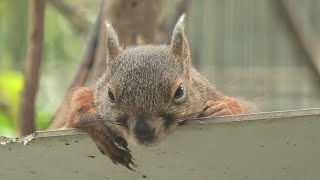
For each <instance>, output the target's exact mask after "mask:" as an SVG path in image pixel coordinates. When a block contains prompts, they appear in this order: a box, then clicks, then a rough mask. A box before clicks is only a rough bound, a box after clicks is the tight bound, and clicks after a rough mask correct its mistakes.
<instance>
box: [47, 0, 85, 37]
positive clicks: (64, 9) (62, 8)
mask: <svg viewBox="0 0 320 180" xmlns="http://www.w3.org/2000/svg"><path fill="white" fill-rule="evenodd" d="M49 2H50V3H51V4H52V5H53V7H55V8H56V9H57V10H58V11H59V12H60V13H61V14H62V15H63V16H64V17H65V18H66V19H67V20H68V21H69V22H70V23H71V25H72V26H73V28H74V30H75V31H76V32H77V33H79V34H80V35H83V36H85V35H87V33H88V31H89V27H90V25H91V23H90V22H89V21H88V19H86V17H85V16H83V14H82V13H80V12H79V11H78V10H77V8H76V7H74V6H72V5H71V4H69V3H68V1H65V0H49Z"/></svg>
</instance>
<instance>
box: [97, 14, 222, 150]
mask: <svg viewBox="0 0 320 180" xmlns="http://www.w3.org/2000/svg"><path fill="white" fill-rule="evenodd" d="M183 27H184V15H183V16H182V17H181V18H180V20H179V21H178V23H177V25H176V27H175V29H174V32H173V36H172V42H171V44H170V45H144V46H133V47H129V48H127V49H125V50H124V51H117V50H118V49H121V48H120V46H119V42H118V37H117V35H116V34H115V32H114V30H113V28H112V26H111V25H110V26H108V25H107V32H108V34H109V35H108V38H107V41H111V42H113V43H111V44H109V43H108V44H109V45H108V46H107V48H108V49H107V52H108V53H109V55H108V60H107V61H108V66H109V67H108V71H107V72H106V73H105V74H104V75H103V76H102V77H101V78H100V80H99V82H98V84H97V88H96V90H95V101H96V105H97V107H98V111H99V114H100V116H101V117H102V118H103V119H104V120H106V121H107V124H108V125H109V126H110V127H113V128H114V129H115V130H117V131H119V132H120V133H121V134H122V135H123V136H124V137H125V138H126V139H127V140H128V139H129V140H131V141H132V142H136V143H138V144H143V145H147V146H149V145H155V144H157V143H159V142H161V141H162V140H163V139H164V138H165V137H166V135H168V134H169V133H170V132H171V131H172V130H173V129H174V128H175V127H176V126H177V125H178V123H179V122H182V121H183V120H186V119H189V118H192V117H196V116H197V115H199V114H200V113H201V112H202V111H203V110H204V108H205V103H206V101H207V100H208V99H212V100H214V99H218V98H220V97H221V95H220V94H219V93H218V92H217V91H216V90H215V88H214V86H213V85H211V84H210V83H209V81H207V80H206V79H204V78H203V77H202V76H201V75H200V74H199V73H198V72H197V71H196V70H195V69H193V68H191V58H190V51H189V47H188V43H187V39H186V37H185V34H184V28H183ZM110 49H113V50H110ZM114 49H116V51H115V50H114ZM113 53H115V54H113ZM180 82H181V83H183V84H184V87H185V90H186V91H185V93H186V96H185V97H183V99H181V100H180V101H179V103H177V102H176V101H175V99H174V97H173V96H174V93H175V91H176V90H177V88H178V87H179V85H180ZM109 90H111V91H112V93H113V94H114V96H115V99H116V100H115V103H113V102H110V101H109V100H108V91H109ZM141 119H143V120H144V121H147V123H148V125H149V126H150V127H152V128H154V129H155V138H154V140H152V141H148V142H144V141H140V140H138V139H136V138H135V136H134V133H133V128H134V126H135V125H136V122H137V121H138V120H141ZM124 122H125V123H124ZM119 123H120V125H119ZM121 126H123V127H121Z"/></svg>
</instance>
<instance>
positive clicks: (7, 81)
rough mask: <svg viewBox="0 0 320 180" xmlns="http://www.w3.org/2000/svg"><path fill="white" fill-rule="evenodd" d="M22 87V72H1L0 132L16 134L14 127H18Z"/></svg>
mask: <svg viewBox="0 0 320 180" xmlns="http://www.w3.org/2000/svg"><path fill="white" fill-rule="evenodd" d="M21 88H22V75H21V73H19V72H15V71H3V72H1V73H0V103H1V107H0V134H6V135H7V134H8V133H9V134H10V135H14V134H16V133H14V129H16V127H17V114H18V105H19V98H20V91H21ZM3 132H6V133H3Z"/></svg>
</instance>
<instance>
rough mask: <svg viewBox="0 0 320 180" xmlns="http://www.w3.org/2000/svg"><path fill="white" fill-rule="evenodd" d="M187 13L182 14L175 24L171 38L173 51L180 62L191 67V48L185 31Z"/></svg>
mask: <svg viewBox="0 0 320 180" xmlns="http://www.w3.org/2000/svg"><path fill="white" fill-rule="evenodd" d="M185 16H186V15H185V14H182V15H181V16H180V18H179V20H178V22H177V24H176V25H175V27H174V29H173V33H172V39H171V45H170V47H171V53H172V54H173V56H174V58H175V61H176V62H177V63H178V64H183V65H184V67H186V68H188V67H190V65H189V64H190V63H191V62H190V61H191V59H190V50H189V45H188V41H187V38H186V35H185V33H184V24H185Z"/></svg>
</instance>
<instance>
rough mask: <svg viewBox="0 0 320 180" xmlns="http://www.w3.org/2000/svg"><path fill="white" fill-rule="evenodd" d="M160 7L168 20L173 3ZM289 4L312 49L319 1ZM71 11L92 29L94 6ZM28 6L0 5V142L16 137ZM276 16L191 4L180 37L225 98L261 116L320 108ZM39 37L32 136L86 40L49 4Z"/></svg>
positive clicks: (291, 38)
mask: <svg viewBox="0 0 320 180" xmlns="http://www.w3.org/2000/svg"><path fill="white" fill-rule="evenodd" d="M48 1H49V0H48ZM166 2H167V3H166V11H165V12H168V11H170V10H171V9H172V2H171V1H166ZM291 2H292V3H295V4H296V7H297V9H296V10H297V11H296V13H297V14H298V15H299V17H301V19H302V20H303V21H302V22H303V24H301V25H302V26H304V27H305V28H306V29H307V30H308V32H307V33H308V34H310V35H311V36H312V37H313V38H314V39H315V40H316V42H319V41H318V39H319V37H320V11H319V9H320V1H314V0H306V1H298V0H292V1H291ZM70 3H72V4H74V5H75V7H77V11H79V13H81V14H83V16H84V17H85V18H87V19H88V20H89V21H90V22H91V23H93V22H94V19H95V17H96V15H97V13H98V9H99V1H91V0H78V1H71V2H70ZM27 4H28V1H21V0H3V1H0V135H5V136H18V132H17V111H18V104H19V98H20V90H21V87H22V82H23V74H22V73H23V65H24V57H25V51H26V33H27V15H28V12H27V11H28V5H27ZM282 11H283V10H281V9H280V8H279V5H278V3H277V1H276V0H260V1H256V0H241V1H239V0H224V1H223V0H199V1H192V4H191V6H190V9H189V11H188V12H187V15H188V16H187V18H188V20H187V34H188V40H189V43H190V46H191V51H192V56H193V63H194V65H195V66H196V67H197V68H198V69H199V70H200V71H201V72H202V73H203V74H205V76H206V77H208V79H210V80H211V81H212V82H213V83H215V84H216V86H217V88H218V89H220V90H221V91H223V92H224V93H225V94H227V95H231V96H236V97H240V98H244V99H247V100H250V101H253V102H255V103H256V104H257V105H258V107H259V108H260V110H261V111H277V110H292V109H302V108H303V109H305V108H316V107H320V80H319V79H320V76H319V74H317V72H314V70H313V68H312V67H310V64H309V63H308V57H307V56H306V55H305V54H304V52H303V51H302V50H301V48H300V46H299V45H298V44H299V43H298V41H297V40H296V38H295V35H294V34H293V33H292V30H291V29H290V26H288V23H286V20H285V18H284V17H283V14H282ZM44 34H45V38H44V54H43V60H42V67H41V81H40V87H39V88H40V89H39V92H38V97H37V111H36V114H37V115H36V125H37V129H39V130H42V129H45V128H46V127H47V126H48V123H49V121H50V118H51V117H52V115H53V114H54V112H55V111H56V108H57V106H58V105H59V103H60V102H61V100H62V99H63V95H64V93H65V90H66V88H67V87H68V85H69V82H70V80H71V78H72V75H73V74H74V72H75V70H76V67H77V65H78V63H79V60H80V57H81V52H82V50H83V47H84V44H85V40H86V36H85V35H83V34H80V33H78V32H77V31H75V29H74V27H73V26H72V25H71V24H70V22H69V21H68V19H66V18H65V17H64V16H63V15H61V13H60V12H58V11H57V10H56V9H55V8H54V7H53V6H52V5H51V4H50V3H47V5H46V12H45V33H44ZM319 63H320V62H319Z"/></svg>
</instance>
